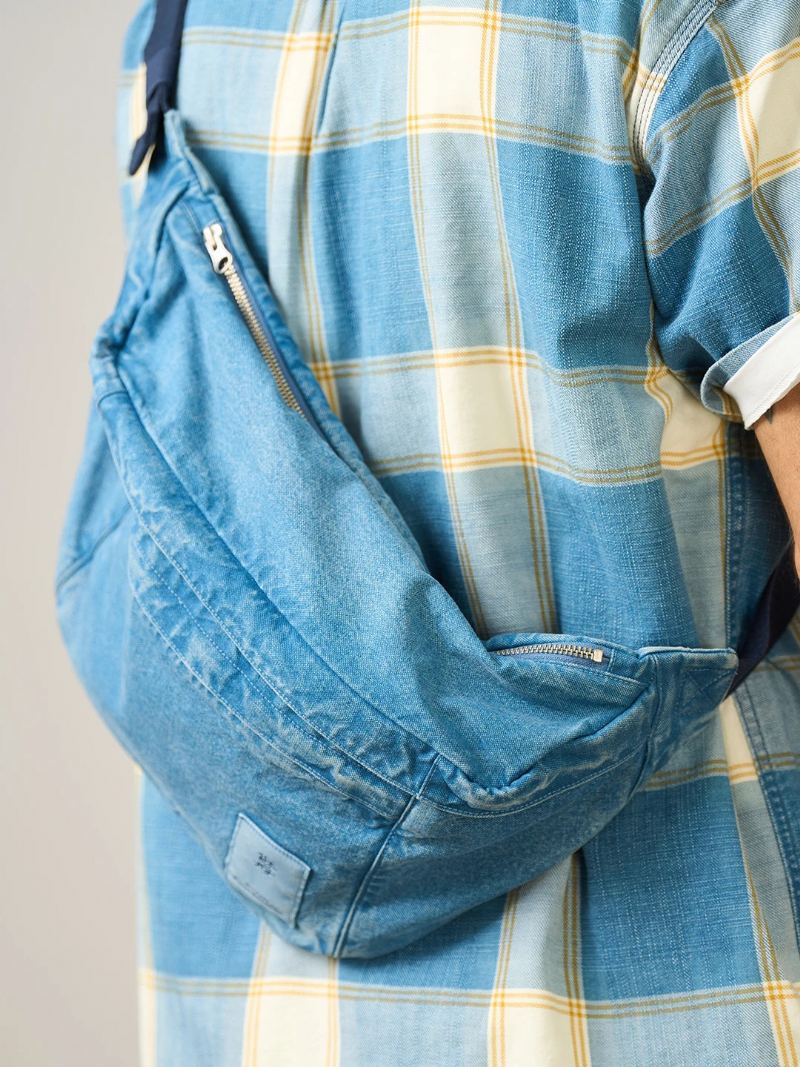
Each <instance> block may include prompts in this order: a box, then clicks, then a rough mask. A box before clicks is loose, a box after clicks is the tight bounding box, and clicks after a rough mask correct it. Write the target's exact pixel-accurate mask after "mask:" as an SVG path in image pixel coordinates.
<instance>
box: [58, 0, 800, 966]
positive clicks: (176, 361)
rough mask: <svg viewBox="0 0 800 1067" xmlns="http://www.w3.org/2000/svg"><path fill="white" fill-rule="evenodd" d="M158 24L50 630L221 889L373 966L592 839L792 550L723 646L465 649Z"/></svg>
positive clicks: (593, 639)
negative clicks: (178, 94) (208, 154)
mask: <svg viewBox="0 0 800 1067" xmlns="http://www.w3.org/2000/svg"><path fill="white" fill-rule="evenodd" d="M181 16H182V5H181V4H180V3H178V4H169V3H166V2H161V3H159V8H158V13H157V16H156V24H155V28H154V32H153V38H151V42H152V43H153V47H152V49H150V46H148V48H149V49H150V57H149V58H148V77H149V75H150V70H151V68H152V70H153V71H154V72H155V73H154V74H153V84H150V78H149V84H148V99H149V104H150V121H149V122H148V130H147V131H146V132H145V135H143V140H142V141H140V143H139V144H138V146H137V150H136V156H135V158H134V162H133V164H132V165H133V166H135V165H136V158H137V157H138V160H139V161H141V157H142V155H143V151H146V148H147V147H149V146H150V145H153V144H156V143H157V148H158V151H156V152H154V154H153V156H152V158H151V161H150V165H149V169H148V173H147V179H146V183H145V187H144V191H143V193H142V196H141V200H140V202H139V206H138V209H137V211H138V214H137V219H136V225H135V228H134V232H133V238H132V242H131V246H130V249H129V254H128V260H127V264H126V270H125V277H124V281H123V284H122V288H121V290H120V294H119V297H118V300H117V304H116V307H115V308H114V311H113V313H112V314H111V316H110V317H109V318H108V319H107V321H106V322H105V323H104V324H103V325H102V326H101V328H100V330H99V333H98V335H97V337H96V340H95V343H94V346H93V350H92V354H91V368H92V376H93V384H94V400H95V404H94V406H93V409H92V412H91V415H90V421H89V428H88V434H87V438H86V443H85V450H84V455H83V459H82V462H81V467H80V470H79V472H78V476H77V480H76V483H75V487H74V491H73V497H72V501H71V505H70V509H69V513H68V516H67V520H66V525H65V527H64V532H63V536H62V545H61V558H60V563H59V576H58V609H59V617H60V623H61V627H62V631H63V634H64V638H65V641H66V644H67V646H68V648H69V651H70V654H71V657H72V659H73V662H74V664H75V666H76V669H77V671H78V673H79V675H80V676H81V678H82V680H83V682H84V684H85V686H86V688H87V690H88V692H89V694H90V696H91V698H92V700H93V702H94V703H95V705H96V706H97V708H98V709H99V711H100V713H101V714H102V715H103V717H104V718H105V720H106V721H107V723H108V725H109V726H110V727H111V729H112V730H113V731H114V733H115V734H116V735H117V737H118V738H119V740H120V741H121V742H122V744H123V745H124V746H125V748H126V749H127V750H128V751H129V752H130V753H131V755H132V756H133V757H134V758H135V759H136V760H137V761H138V762H139V763H140V764H141V766H142V767H143V768H144V770H145V771H146V773H147V774H148V775H149V776H150V777H151V778H152V779H153V781H154V782H155V783H156V785H157V786H158V787H159V788H160V789H161V790H162V792H163V794H164V795H165V797H166V798H167V799H168V800H169V802H170V803H171V804H172V805H173V807H174V808H175V810H176V811H178V812H179V813H180V814H181V815H182V816H183V818H184V819H185V820H186V822H187V824H188V826H189V827H190V828H191V830H192V832H193V834H194V835H195V836H196V837H197V839H198V840H199V841H200V842H201V844H202V845H203V846H204V848H205V850H206V851H207V853H208V856H209V858H210V860H211V862H212V863H213V864H214V865H215V867H216V868H217V869H218V871H219V873H220V874H221V876H222V877H223V878H225V879H226V881H227V883H228V884H229V886H230V887H231V889H232V890H233V891H234V892H236V893H237V894H239V895H240V896H241V898H242V899H243V900H245V901H246V902H247V903H248V905H249V906H251V907H252V908H254V909H255V910H256V912H257V913H258V914H259V915H260V916H261V917H262V918H263V919H264V920H265V921H266V922H267V923H269V924H270V926H271V927H272V928H273V929H274V930H275V931H276V932H277V933H278V934H279V935H280V936H282V937H284V938H285V939H287V940H288V941H291V942H293V943H295V944H297V945H299V946H302V947H303V948H306V949H310V950H313V951H317V952H323V953H327V954H330V955H333V956H365V957H368V956H376V955H380V954H381V953H384V952H388V951H390V950H393V949H396V948H399V947H401V946H403V945H406V944H408V943H410V942H412V941H414V940H415V939H417V938H419V937H421V936H423V935H424V934H426V933H427V932H429V931H431V930H433V929H434V928H436V927H437V926H440V925H441V924H443V923H445V922H447V921H448V920H450V919H452V918H453V917H455V916H456V915H458V914H460V913H463V912H464V911H466V910H467V909H470V908H472V907H474V906H476V905H479V904H481V903H482V902H485V901H487V900H489V899H492V898H494V897H497V896H498V895H500V894H502V893H504V892H506V891H508V890H509V889H511V888H512V887H515V886H518V885H520V884H522V883H523V882H526V881H528V880H530V879H531V878H534V877H535V876H536V875H538V874H540V873H542V872H544V871H545V870H547V869H548V868H549V867H551V866H552V865H553V864H555V863H557V862H558V861H560V860H562V859H563V858H564V857H566V856H568V855H569V854H570V853H571V852H573V851H574V850H575V849H577V848H578V847H580V846H581V845H582V844H584V843H585V842H586V841H588V840H589V839H590V838H591V837H593V836H594V835H595V834H596V833H597V832H598V831H599V830H601V829H602V828H603V827H604V826H605V825H606V824H607V823H608V822H609V821H610V820H611V819H612V818H613V817H614V816H615V815H616V814H617V813H618V812H619V811H620V810H621V809H622V807H623V806H624V805H625V804H626V803H627V801H628V800H629V799H630V797H631V796H632V794H633V793H634V792H635V791H636V790H637V789H638V788H639V787H641V786H642V785H643V783H645V782H646V781H647V779H648V777H649V775H650V774H651V773H652V772H653V771H654V770H655V769H657V768H658V767H660V766H662V765H663V764H664V763H665V761H666V760H667V759H668V758H669V757H670V755H671V754H672V753H673V752H674V750H675V749H676V747H677V746H678V745H679V744H680V743H681V742H683V741H684V740H685V739H686V737H687V736H689V735H690V734H691V733H692V732H693V731H696V730H698V729H700V728H701V727H702V726H703V724H704V723H705V722H706V721H707V720H708V718H709V717H710V715H711V714H712V712H713V711H714V709H715V708H716V707H717V705H718V704H719V702H720V700H721V699H722V698H723V697H724V696H725V694H726V693H728V692H731V691H732V690H733V689H734V688H735V686H736V685H737V684H739V682H740V681H741V680H742V678H743V677H744V676H745V675H746V673H747V672H748V671H749V670H750V669H752V666H753V665H754V663H755V662H757V661H758V659H759V658H760V657H761V656H762V655H763V654H764V653H765V652H766V651H767V649H768V648H769V647H770V645H771V643H772V642H773V641H774V639H775V638H776V637H777V636H778V634H779V633H780V631H781V629H782V628H783V627H784V626H785V624H786V621H787V620H788V618H789V617H790V615H791V614H792V613H793V611H794V609H795V607H796V606H797V586H796V582H794V580H793V571H792V570H791V556H790V555H789V554H788V553H787V555H786V556H785V557H784V558H783V560H782V561H781V564H780V566H779V569H778V570H777V571H776V572H775V574H774V575H773V579H772V580H771V582H770V585H769V587H768V588H767V590H766V591H765V594H764V597H763V598H762V601H761V603H760V605H759V609H758V612H757V617H756V619H755V620H753V624H752V627H751V628H750V630H749V632H748V636H747V640H746V642H745V643H744V644H743V645H742V647H741V648H739V649H738V650H737V649H733V648H712V649H707V648H685V647H673V646H667V647H645V648H629V647H624V646H622V645H620V644H617V643H614V642H611V641H606V640H603V639H602V638H599V637H597V636H594V635H591V634H584V633H578V634H575V633H569V634H568V633H558V634H553V633H507V634H500V635H495V636H493V637H491V638H489V639H487V640H483V639H481V638H479V637H478V635H477V634H476V633H475V631H474V630H473V628H472V627H471V626H470V624H469V623H468V621H467V619H466V618H465V617H464V615H463V614H462V612H461V610H460V609H459V608H458V606H457V605H456V603H455V602H454V600H453V599H452V598H451V596H450V595H449V594H448V592H447V591H446V590H445V589H444V587H443V586H442V585H441V584H439V583H438V582H437V581H436V580H435V578H434V577H433V576H432V575H431V573H430V572H429V570H428V568H427V567H426V565H425V561H424V559H423V556H422V553H421V551H420V549H419V547H418V545H417V543H416V542H415V540H414V538H413V536H412V534H411V532H410V530H409V528H408V527H407V525H406V523H405V522H404V520H403V518H402V517H401V515H400V513H399V511H398V510H397V508H396V507H395V505H394V504H393V502H392V500H391V499H390V498H389V496H388V495H387V494H386V492H385V491H384V489H383V488H382V486H381V484H380V483H379V481H378V480H377V479H376V478H375V477H374V476H373V474H372V473H371V472H370V470H369V469H368V467H367V466H366V464H365V462H364V460H363V458H362V456H361V454H360V453H359V450H358V448H357V446H356V444H355V443H354V441H353V439H352V438H351V437H350V436H349V434H348V433H347V431H346V430H345V428H344V426H343V425H342V423H341V422H340V421H339V419H338V418H337V417H336V416H335V415H334V414H333V413H332V411H331V409H330V408H329V406H328V404H327V401H326V399H325V397H324V395H323V393H322V391H321V389H320V387H319V385H318V383H317V381H316V379H315V378H314V376H313V374H312V373H311V371H310V370H309V369H308V367H307V366H306V364H305V362H304V360H303V358H302V356H301V354H300V352H299V351H298V348H297V346H296V344H295V343H294V342H293V340H292V338H291V336H290V335H289V333H288V331H287V329H286V326H285V324H284V322H283V321H282V319H281V316H280V314H279V311H278V308H277V305H276V303H275V301H274V299H273V297H272V295H271V293H270V290H269V287H268V284H267V282H266V280H265V279H264V277H263V276H262V275H261V273H260V272H259V270H258V269H257V267H256V266H255V264H254V261H253V259H252V258H251V256H250V254H249V252H248V249H247V246H246V243H245V241H244V240H243V239H242V234H241V233H240V231H239V229H238V228H237V225H236V222H235V220H234V218H233V216H232V214H231V212H230V210H229V208H228V206H227V204H226V203H225V201H224V199H223V198H222V197H221V195H220V193H219V192H218V190H217V189H216V188H215V187H214V184H213V182H212V179H211V177H210V175H209V174H208V172H207V171H206V170H205V168H204V167H203V166H202V164H201V163H200V162H199V160H198V159H197V158H196V157H195V156H194V154H193V153H192V151H191V149H190V148H189V146H188V145H187V141H186V138H185V136H184V131H183V128H182V123H181V117H180V114H179V112H178V111H177V110H176V109H175V108H174V107H172V106H171V104H170V93H171V88H170V87H171V84H172V82H174V74H175V70H176V69H177V59H176V55H177V51H176V49H177V42H178V40H179V31H180V18H181ZM153 57H155V58H153ZM150 59H153V62H152V63H151V62H150ZM159 79H160V80H159Z"/></svg>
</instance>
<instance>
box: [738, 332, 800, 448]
mask: <svg viewBox="0 0 800 1067" xmlns="http://www.w3.org/2000/svg"><path fill="white" fill-rule="evenodd" d="M734 355H736V356H737V357H738V359H737V362H738V361H740V360H742V359H743V360H744V362H741V365H740V366H738V369H735V370H733V367H731V370H733V373H731V374H730V376H729V377H728V378H727V380H725V381H724V382H721V383H720V385H721V388H722V389H723V391H724V392H725V393H727V394H728V396H730V397H732V399H733V400H734V401H735V402H736V405H737V407H738V408H739V411H740V412H741V414H742V419H743V421H744V425H745V428H746V429H749V428H750V427H751V426H752V425H753V423H754V422H756V420H757V419H759V418H761V416H762V415H763V414H764V412H765V411H767V410H768V409H769V408H771V407H772V405H773V404H775V403H776V402H777V401H778V400H780V399H781V397H782V396H784V395H785V394H786V393H788V392H789V390H790V389H792V387H793V386H795V385H797V384H798V382H800V313H798V314H796V315H791V316H790V317H789V318H787V319H784V320H783V321H782V322H780V323H778V324H777V325H776V326H773V327H771V328H770V329H768V330H765V331H764V333H762V334H759V335H758V336H757V337H755V338H752V339H751V340H750V341H747V342H745V344H744V345H740V346H739V348H738V349H736V350H735V351H734V352H733V353H728V356H727V357H725V361H728V359H729V357H731V356H734Z"/></svg>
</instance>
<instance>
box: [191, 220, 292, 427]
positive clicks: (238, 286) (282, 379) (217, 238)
mask: <svg viewBox="0 0 800 1067" xmlns="http://www.w3.org/2000/svg"><path fill="white" fill-rule="evenodd" d="M203 240H204V241H205V245H206V251H207V252H208V255H209V258H210V259H211V265H212V266H213V268H214V270H215V272H216V273H217V274H221V275H222V277H223V278H224V279H225V281H226V282H227V283H228V288H229V289H230V291H231V295H232V296H233V299H234V300H235V301H236V306H237V308H238V309H239V311H240V313H241V315H242V318H243V319H244V321H245V323H246V325H247V328H248V330H249V331H250V335H251V337H252V338H253V340H254V341H255V343H256V345H257V346H258V350H259V352H260V353H261V355H262V356H263V357H264V362H265V363H266V364H267V366H268V367H269V369H270V373H271V374H272V377H273V378H274V380H275V385H276V386H277V389H278V392H279V393H280V396H281V399H282V400H283V401H284V403H286V404H287V405H288V406H289V407H290V408H291V409H292V411H296V412H297V413H298V415H303V416H304V417H305V412H304V411H303V409H302V407H301V406H300V404H299V403H298V401H297V397H296V396H295V395H294V392H293V390H292V387H291V385H289V382H288V380H287V378H286V375H285V374H284V373H283V368H282V367H281V364H280V361H279V359H278V356H277V354H276V352H275V349H274V348H273V347H272V345H271V344H270V341H269V338H268V337H267V334H266V332H265V330H264V327H263V326H262V325H261V320H260V319H259V317H258V315H257V314H256V312H255V310H254V308H253V305H252V303H251V301H250V297H249V296H248V293H247V289H246V288H245V285H244V282H243V281H242V279H241V277H240V276H239V273H238V271H237V270H236V265H235V264H234V261H233V254H232V253H231V250H230V249H229V248H228V247H227V245H226V244H225V241H224V238H223V235H222V226H221V225H220V223H218V222H212V223H211V225H210V226H206V227H204V229H203Z"/></svg>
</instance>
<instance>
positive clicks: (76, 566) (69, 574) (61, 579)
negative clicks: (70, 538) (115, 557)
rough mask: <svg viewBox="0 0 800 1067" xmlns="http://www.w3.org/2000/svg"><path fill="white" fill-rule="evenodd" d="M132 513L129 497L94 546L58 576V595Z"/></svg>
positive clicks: (69, 564)
mask: <svg viewBox="0 0 800 1067" xmlns="http://www.w3.org/2000/svg"><path fill="white" fill-rule="evenodd" d="M130 513H131V506H130V504H129V503H128V500H127V497H126V500H125V507H124V509H123V510H122V511H121V512H120V514H119V515H117V517H116V518H115V519H112V520H111V522H109V524H108V526H106V527H105V529H104V530H103V532H102V533H101V534H99V535H98V537H97V538H96V539H95V542H94V544H93V545H92V547H91V548H89V549H87V550H86V551H85V552H83V553H82V554H81V555H80V556H77V557H76V558H75V559H73V560H72V561H71V562H70V563H68V564H67V565H66V566H65V567H64V569H63V570H62V571H61V573H60V574H59V575H58V577H57V578H56V586H55V588H56V593H58V592H59V591H60V590H61V588H62V586H64V585H65V584H66V583H67V582H68V581H69V580H70V578H74V577H75V575H76V574H77V573H78V572H79V571H82V570H83V568H84V567H87V566H88V565H89V564H90V563H91V562H92V560H93V559H94V555H95V553H96V552H97V550H98V548H100V546H101V545H102V543H103V542H104V541H105V540H106V539H107V538H108V537H110V536H111V534H113V532H114V531H115V530H116V528H117V527H118V526H119V525H120V524H121V523H122V522H123V520H124V519H125V516H126V515H129V514H130Z"/></svg>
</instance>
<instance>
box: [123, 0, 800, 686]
mask: <svg viewBox="0 0 800 1067" xmlns="http://www.w3.org/2000/svg"><path fill="white" fill-rule="evenodd" d="M186 3H187V0H157V2H156V12H155V19H154V21H153V28H152V30H151V32H150V36H149V38H148V40H147V45H146V46H145V50H144V59H145V63H146V64H147V126H146V127H145V130H144V133H143V134H142V135H141V137H140V138H139V139H138V140H137V142H136V144H135V145H134V146H133V151H132V153H131V159H130V163H129V165H128V171H129V173H130V174H135V173H136V171H137V170H138V169H139V167H140V166H141V164H142V161H143V159H144V157H145V155H146V154H147V151H148V149H149V148H150V147H151V145H156V144H157V142H158V141H159V138H160V135H161V129H162V123H163V115H164V112H165V111H167V110H168V109H169V108H170V107H171V106H173V105H174V98H175V86H176V83H177V80H178V60H179V58H180V51H181V34H182V31H183V20H184V15H185V12H186ZM798 608H800V581H799V580H798V576H797V573H796V571H795V566H794V542H793V541H791V540H790V542H789V544H788V545H787V546H786V549H785V551H784V552H783V554H782V556H781V558H780V560H779V561H778V564H777V566H776V567H775V569H774V570H773V572H772V574H771V575H770V578H769V580H768V582H767V585H766V587H765V588H764V592H763V593H762V595H761V597H760V598H759V601H758V603H757V605H756V608H755V611H754V613H753V618H752V619H751V621H750V623H749V625H748V626H747V627H746V628H745V630H744V635H743V637H742V640H741V641H740V643H739V647H738V649H737V654H738V656H739V667H738V669H737V671H736V675H735V676H734V679H733V681H732V683H731V686H730V689H729V690H728V694H730V693H732V692H733V691H734V690H735V689H736V688H737V687H738V686H739V685H741V683H742V682H743V681H744V680H745V678H747V676H748V675H749V674H750V672H751V671H752V670H753V668H754V667H756V666H757V665H758V663H759V662H760V661H761V660H762V659H763V658H764V656H766V654H767V653H768V652H769V650H770V649H771V648H772V646H773V645H774V644H775V642H776V641H777V640H778V638H779V637H780V635H781V634H782V633H783V631H784V630H785V629H786V627H787V625H788V624H789V622H790V620H791V619H792V617H793V615H794V614H795V612H796V611H797V610H798Z"/></svg>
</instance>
